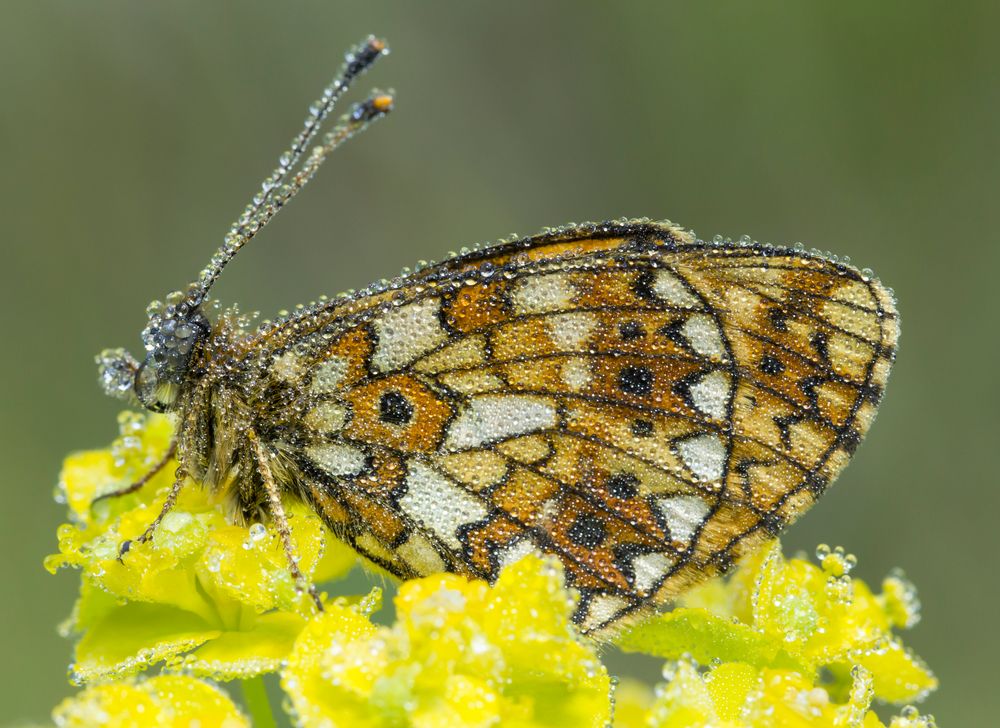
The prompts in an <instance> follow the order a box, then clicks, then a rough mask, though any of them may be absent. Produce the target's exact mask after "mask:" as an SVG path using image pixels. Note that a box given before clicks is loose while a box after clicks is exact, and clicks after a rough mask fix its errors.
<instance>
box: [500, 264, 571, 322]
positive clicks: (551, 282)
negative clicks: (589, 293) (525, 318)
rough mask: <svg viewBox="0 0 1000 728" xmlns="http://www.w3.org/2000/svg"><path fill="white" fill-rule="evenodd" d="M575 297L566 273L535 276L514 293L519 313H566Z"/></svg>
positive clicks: (526, 280)
mask: <svg viewBox="0 0 1000 728" xmlns="http://www.w3.org/2000/svg"><path fill="white" fill-rule="evenodd" d="M575 295H576V290H575V289H574V288H573V284H572V282H570V279H569V276H568V275H567V274H566V273H552V274H549V275H544V276H539V275H534V276H530V277H527V278H524V279H523V280H522V282H521V284H520V285H519V286H518V287H517V290H515V291H514V305H515V307H516V308H517V311H518V313H547V312H549V311H565V310H566V309H567V308H569V307H570V304H571V303H572V302H573V297H574V296H575Z"/></svg>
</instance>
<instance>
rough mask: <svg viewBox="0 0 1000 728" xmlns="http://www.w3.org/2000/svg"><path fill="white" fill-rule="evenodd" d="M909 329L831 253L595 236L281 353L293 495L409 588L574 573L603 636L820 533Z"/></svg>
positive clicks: (465, 272) (649, 230)
mask: <svg viewBox="0 0 1000 728" xmlns="http://www.w3.org/2000/svg"><path fill="white" fill-rule="evenodd" d="M897 335H898V321H897V316H896V312H895V308H894V303H893V300H892V297H891V295H890V294H889V292H887V290H886V289H885V288H884V287H882V286H881V285H880V284H879V283H878V282H877V281H876V280H874V279H871V278H868V277H865V276H863V275H862V274H860V273H859V272H858V271H856V270H854V269H853V268H851V267H849V266H845V265H842V264H839V263H836V262H832V261H830V260H827V259H825V258H821V257H817V256H812V255H806V254H803V253H799V252H795V251H790V250H787V249H782V248H773V247H768V246H762V245H757V244H753V245H746V246H743V245H737V244H712V243H705V242H701V241H697V240H694V239H693V237H692V236H690V234H688V233H686V232H684V231H683V230H680V229H679V228H676V227H674V226H672V225H669V224H644V223H635V224H605V225H595V226H582V227H574V228H570V229H566V230H562V231H556V232H553V233H548V234H545V235H542V236H538V237H536V238H530V239H526V240H521V241H515V242H513V243H507V244H504V245H500V246H498V247H495V248H491V249H485V250H483V251H480V252H476V253H472V254H468V255H465V256H462V257H458V258H454V259H451V260H449V261H446V262H445V263H442V264H439V265H437V266H432V267H430V268H428V269H425V270H424V271H421V272H419V273H415V274H411V275H410V276H407V277H404V278H401V279H398V280H396V281H394V282H393V283H391V284H389V285H387V286H384V287H382V288H380V289H378V290H369V291H366V292H363V293H362V294H360V295H356V296H354V297H352V298H350V299H348V300H346V301H345V300H340V301H335V302H332V303H330V304H325V305H323V306H317V307H314V308H312V309H307V310H306V311H304V312H302V313H300V314H298V315H296V316H294V317H291V318H289V319H287V320H286V321H283V322H280V323H279V324H276V325H274V326H273V327H272V328H271V329H269V330H267V331H265V332H263V333H262V334H261V335H260V336H261V337H263V338H264V339H266V342H267V346H266V347H265V348H267V349H268V350H269V351H271V352H274V358H273V361H271V362H269V363H268V365H267V371H268V373H267V376H269V377H271V378H273V379H274V380H275V381H274V386H273V387H271V388H269V390H268V391H269V392H270V395H269V396H270V397H271V398H272V400H273V401H271V402H270V403H269V406H270V407H271V408H272V409H282V410H283V411H284V412H285V416H284V417H283V418H279V419H280V421H282V422H284V423H285V424H283V425H282V426H280V427H277V428H276V429H275V432H274V433H271V434H270V435H269V437H270V442H271V443H272V447H273V448H274V450H275V451H276V452H279V453H281V455H282V456H283V460H284V461H285V462H287V463H288V467H287V472H288V475H287V477H286V479H285V481H284V482H285V485H286V487H289V488H291V489H293V490H295V491H296V492H298V493H300V494H301V495H302V496H303V497H305V498H307V499H308V500H309V501H311V502H312V503H313V504H314V506H315V507H316V508H317V510H319V512H320V513H321V514H323V516H324V518H325V519H326V521H327V523H328V524H329V525H330V526H331V528H333V529H334V530H335V531H336V532H337V533H338V534H339V535H341V537H343V538H345V539H346V540H348V541H349V542H350V543H352V545H353V546H354V547H355V548H356V549H358V550H359V551H360V552H361V553H363V554H364V555H366V556H367V557H368V558H370V559H371V560H372V561H374V562H375V563H377V564H379V565H381V566H382V567H383V568H385V569H387V570H388V571H390V572H392V573H393V574H396V575H398V576H400V577H403V578H407V577H412V576H417V575H425V574H429V573H434V572H438V571H446V570H447V571H454V572H459V573H464V574H468V575H472V576H479V577H483V578H486V579H490V580H492V579H494V578H495V577H496V575H497V574H498V572H499V570H500V569H501V568H502V567H503V566H504V565H505V564H508V563H510V562H512V561H514V560H516V559H518V558H520V557H521V556H523V555H525V554H527V553H532V552H535V553H538V552H540V553H544V554H550V555H554V556H555V557H557V558H558V559H559V560H560V561H561V562H562V563H563V565H564V566H565V569H566V574H567V579H568V581H569V583H570V584H571V585H572V586H574V587H575V588H576V589H577V590H578V591H579V593H580V594H581V600H580V602H579V606H578V608H577V611H576V614H575V619H576V621H577V622H578V623H579V625H580V626H581V628H582V629H583V630H585V631H588V632H596V631H600V630H602V629H605V628H607V627H609V626H611V625H613V624H615V623H616V622H618V621H619V620H620V619H621V618H622V617H624V616H626V615H630V614H634V613H637V612H641V611H642V610H644V609H647V608H650V607H652V606H655V605H656V604H659V603H662V602H664V601H665V600H668V599H670V598H672V597H674V596H676V595H678V594H679V593H681V592H682V591H684V589H686V588H687V587H688V586H689V585H691V584H693V583H695V582H697V581H700V580H702V579H704V578H706V577H708V576H710V575H712V574H715V573H718V572H720V571H723V570H725V569H726V568H727V567H728V566H729V565H730V564H731V563H732V562H733V561H734V560H735V559H737V558H738V557H739V556H740V555H741V554H743V553H745V552H747V551H748V550H751V549H753V548H755V547H756V546H758V545H759V544H760V543H761V542H763V541H764V540H766V539H769V538H772V537H773V536H774V535H776V534H777V533H778V532H780V531H781V530H782V529H783V528H784V527H785V525H786V524H788V523H790V522H791V521H793V520H795V518H796V517H797V516H798V515H799V514H801V513H802V512H803V511H804V510H805V509H806V508H808V507H809V506H810V505H811V504H812V502H813V501H814V500H815V499H816V498H817V497H818V496H819V495H820V494H821V493H822V492H823V491H824V489H825V488H826V487H827V486H828V485H829V483H830V482H831V481H832V480H833V479H834V478H835V477H836V475H837V473H838V472H839V471H840V470H841V469H842V468H843V467H844V465H845V464H846V463H847V461H848V459H849V458H850V456H851V454H852V453H853V452H854V450H855V448H856V447H857V445H858V443H859V442H860V440H861V438H862V437H863V436H864V434H865V432H866V431H867V430H868V427H869V426H870V424H871V422H872V419H873V417H874V414H875V408H876V406H877V404H878V402H879V399H880V398H881V394H882V389H883V387H884V385H885V382H886V378H887V376H888V371H889V367H890V364H891V361H892V359H893V356H894V351H895V345H896V338H897Z"/></svg>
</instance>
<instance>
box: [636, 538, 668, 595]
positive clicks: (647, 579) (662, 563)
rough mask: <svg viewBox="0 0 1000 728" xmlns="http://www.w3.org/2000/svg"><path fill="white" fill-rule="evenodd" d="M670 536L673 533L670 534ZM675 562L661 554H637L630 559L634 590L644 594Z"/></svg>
mask: <svg viewBox="0 0 1000 728" xmlns="http://www.w3.org/2000/svg"><path fill="white" fill-rule="evenodd" d="M671 535H673V533H672V532H671ZM674 563H675V561H674V560H673V559H672V558H671V557H670V556H667V555H666V554H665V553H662V552H653V553H648V554H639V555H638V556H636V557H635V558H634V559H632V572H633V573H634V574H635V581H634V582H633V583H634V585H635V590H636V591H637V592H639V593H640V594H646V593H648V592H649V591H650V590H651V589H653V588H654V587H655V586H656V585H657V584H658V583H659V581H660V580H661V579H662V578H663V577H664V576H665V575H666V573H667V572H668V571H670V569H672V568H673V566H674Z"/></svg>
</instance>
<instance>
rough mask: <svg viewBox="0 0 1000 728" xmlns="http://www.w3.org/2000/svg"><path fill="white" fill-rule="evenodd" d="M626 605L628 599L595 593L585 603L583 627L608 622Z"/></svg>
mask: <svg viewBox="0 0 1000 728" xmlns="http://www.w3.org/2000/svg"><path fill="white" fill-rule="evenodd" d="M627 606H628V601H627V600H625V599H623V598H622V597H616V596H612V595H610V594H596V595H594V597H593V599H591V600H590V602H589V603H588V604H587V618H586V619H584V620H583V625H582V626H583V628H584V629H594V628H595V627H600V626H601V625H602V624H606V623H607V622H610V621H611V620H613V619H614V618H615V617H617V616H618V613H619V612H621V611H622V610H623V609H624V608H625V607H627Z"/></svg>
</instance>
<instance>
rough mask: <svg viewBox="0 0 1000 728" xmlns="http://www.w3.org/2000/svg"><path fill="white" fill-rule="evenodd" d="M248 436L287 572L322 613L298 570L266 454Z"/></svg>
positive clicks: (319, 602) (254, 438) (312, 587)
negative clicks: (282, 550) (279, 539)
mask: <svg viewBox="0 0 1000 728" xmlns="http://www.w3.org/2000/svg"><path fill="white" fill-rule="evenodd" d="M249 435H250V441H251V442H252V443H253V448H254V454H255V455H256V457H257V464H258V466H259V467H260V475H261V478H262V479H263V481H264V490H265V491H266V492H267V501H268V506H270V509H271V520H272V521H273V522H274V527H275V528H276V529H277V531H278V536H279V537H280V538H281V545H282V547H283V548H284V549H285V558H286V559H288V570H289V571H290V572H291V574H292V578H293V579H295V583H296V584H298V585H299V586H300V587H302V588H304V589H305V590H306V591H307V592H308V593H309V596H310V597H311V598H312V600H313V603H314V604H315V605H316V609H318V610H319V611H321V612H322V611H323V600H322V599H320V596H319V593H318V592H317V591H316V586H315V585H314V584H313V583H312V582H311V581H309V580H308V579H307V578H306V577H305V574H303V573H302V570H301V569H299V557H298V554H296V553H295V545H294V544H293V543H292V531H291V528H290V527H289V526H288V516H286V515H285V507H284V505H282V503H281V491H280V490H278V484H277V483H275V482H274V476H273V475H272V474H271V467H270V466H269V465H268V464H267V452H266V451H265V450H264V446H263V445H262V444H261V442H260V440H259V439H258V438H257V434H256V433H255V432H253V431H252V430H251V431H250V433H249Z"/></svg>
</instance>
